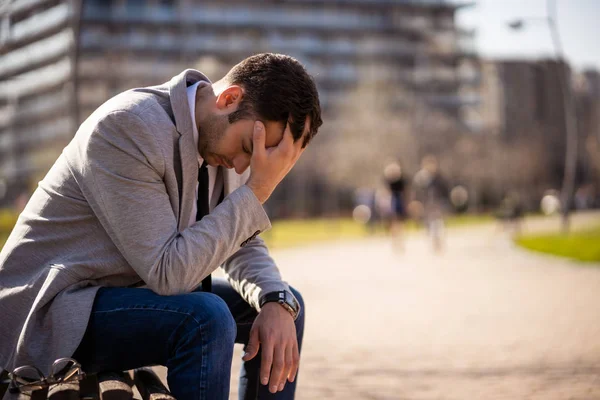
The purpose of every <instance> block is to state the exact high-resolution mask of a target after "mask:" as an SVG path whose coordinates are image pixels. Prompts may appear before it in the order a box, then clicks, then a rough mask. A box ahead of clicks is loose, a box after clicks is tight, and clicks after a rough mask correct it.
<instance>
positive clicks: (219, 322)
mask: <svg viewBox="0 0 600 400" xmlns="http://www.w3.org/2000/svg"><path fill="white" fill-rule="evenodd" d="M203 295H204V296H205V297H207V299H205V301H204V302H203V304H202V310H199V312H201V315H202V316H203V317H204V318H203V319H205V320H206V326H207V328H208V330H210V331H214V333H216V334H217V335H219V336H221V337H222V340H223V341H225V342H227V343H232V344H233V343H235V337H236V335H237V325H236V323H235V320H234V319H233V315H231V311H229V307H228V306H227V303H225V301H224V300H223V299H222V298H220V297H219V296H217V295H214V294H210V293H203Z"/></svg>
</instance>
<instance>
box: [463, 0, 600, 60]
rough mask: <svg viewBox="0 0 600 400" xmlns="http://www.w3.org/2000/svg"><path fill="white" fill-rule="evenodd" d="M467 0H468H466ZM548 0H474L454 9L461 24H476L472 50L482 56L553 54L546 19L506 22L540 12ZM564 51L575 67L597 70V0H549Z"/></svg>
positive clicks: (537, 15) (599, 39) (599, 2)
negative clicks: (513, 25) (518, 25)
mask: <svg viewBox="0 0 600 400" xmlns="http://www.w3.org/2000/svg"><path fill="white" fill-rule="evenodd" d="M465 1H468V0H465ZM546 1H547V0H475V6H473V7H469V8H465V9H462V10H460V11H458V13H457V23H458V25H459V26H460V27H464V28H475V30H476V38H475V45H476V50H477V52H478V53H479V54H480V55H481V56H482V57H485V58H511V59H514V58H519V59H520V58H526V59H535V58H540V57H545V58H548V57H554V56H555V53H554V50H553V46H552V39H551V36H550V31H549V28H548V24H547V23H545V22H544V21H530V23H529V24H527V25H526V26H525V27H524V29H521V30H519V31H513V30H511V29H509V28H508V26H507V22H508V21H511V20H515V19H518V18H540V17H542V18H543V17H545V16H546V15H547V14H546ZM554 1H556V3H557V10H558V29H559V33H560V36H561V39H562V44H563V48H564V53H565V54H566V58H567V60H568V61H569V63H570V64H571V65H572V66H573V67H575V69H577V70H580V71H581V70H583V69H589V68H595V69H598V70H600V0H554Z"/></svg>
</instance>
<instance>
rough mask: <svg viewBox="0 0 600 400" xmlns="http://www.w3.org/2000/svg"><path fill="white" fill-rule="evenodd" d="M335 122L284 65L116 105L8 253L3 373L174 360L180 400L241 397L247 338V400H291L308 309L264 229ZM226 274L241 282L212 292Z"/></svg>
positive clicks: (1, 269) (28, 214) (0, 265)
mask: <svg viewBox="0 0 600 400" xmlns="http://www.w3.org/2000/svg"><path fill="white" fill-rule="evenodd" d="M321 124H322V120H321V112H320V106H319V98H318V93H317V90H316V87H315V84H314V81H313V79H312V78H311V77H310V76H309V75H308V73H307V72H306V70H305V69H304V67H303V66H302V65H301V64H300V63H299V62H298V61H297V60H295V59H293V58H291V57H288V56H284V55H277V54H259V55H256V56H252V57H249V58H247V59H245V60H243V61H242V62H240V63H239V64H238V65H236V66H234V67H233V68H232V69H231V70H230V71H229V72H228V73H227V75H226V76H225V77H224V78H223V79H221V80H219V81H217V82H214V83H211V82H210V81H209V79H208V78H207V77H206V76H205V75H203V74H202V73H200V72H199V71H195V70H185V71H183V72H182V73H181V74H179V75H177V76H175V77H173V78H172V79H171V80H170V81H169V82H166V83H164V84H162V85H159V86H153V87H146V88H138V89H132V90H128V91H126V92H124V93H121V94H119V95H117V96H115V97H114V98H112V99H110V100H108V101H107V102H106V103H105V104H103V105H102V106H101V107H99V108H98V109H97V110H96V111H95V112H94V113H93V114H92V115H91V116H90V117H89V118H88V119H87V120H86V121H85V122H84V123H83V124H82V125H81V126H80V128H79V130H78V131H77V133H76V135H75V137H74V138H73V140H72V141H71V142H70V143H69V145H68V146H67V147H66V148H65V149H64V151H63V153H62V154H61V155H60V157H59V158H58V160H57V161H56V162H55V164H54V166H53V167H52V168H51V170H50V171H49V172H48V174H47V175H46V177H45V178H44V179H43V180H42V181H41V182H40V184H39V186H38V188H37V190H36V191H35V193H34V194H33V196H32V197H31V199H30V201H29V202H28V204H27V206H26V207H25V210H24V211H23V213H22V214H21V216H20V218H19V220H18V222H17V224H16V226H15V227H14V230H13V231H12V233H11V235H10V237H9V238H8V241H7V242H6V245H5V246H4V248H3V249H2V251H1V252H0V282H2V285H1V286H0V315H2V324H0V366H2V367H3V368H5V369H7V370H12V369H13V368H15V367H18V366H20V365H24V364H33V365H36V366H38V367H39V368H40V369H41V370H42V372H43V373H45V374H47V373H48V372H49V371H48V368H49V367H50V365H51V363H52V360H54V359H56V358H59V357H71V356H72V357H74V358H75V359H76V360H77V361H79V362H80V363H81V364H82V367H83V369H84V371H86V372H88V373H89V372H92V373H93V372H101V371H111V370H117V371H119V370H129V369H134V368H138V367H144V366H148V365H164V366H166V367H167V368H168V377H167V379H168V383H169V387H170V389H171V391H172V393H173V395H174V396H175V397H176V398H177V399H178V400H185V399H227V398H229V385H230V372H231V361H232V355H233V347H234V343H236V342H237V343H243V344H245V354H244V357H243V360H244V363H243V365H242V373H241V377H240V398H242V399H256V398H258V399H268V398H273V399H275V398H277V399H292V398H293V397H294V392H295V382H296V381H295V378H296V373H297V371H298V366H299V352H300V348H301V345H302V335H303V329H304V312H303V303H302V298H301V296H300V294H299V293H298V292H297V291H296V290H295V289H293V288H291V287H290V286H289V285H288V284H287V283H286V282H284V281H283V280H282V277H281V275H280V273H279V270H278V268H277V266H276V265H275V262H274V261H273V259H272V258H271V257H270V256H269V253H268V250H267V248H266V246H265V243H264V242H263V241H262V240H261V239H260V238H259V237H258V234H259V233H261V232H263V231H265V230H267V229H269V228H270V227H271V224H270V221H269V219H268V217H267V215H266V213H265V211H264V209H263V204H264V203H265V201H266V200H267V199H268V198H269V196H270V195H271V193H272V192H273V190H274V189H275V187H276V186H277V185H278V184H279V182H280V181H281V180H282V179H283V178H284V177H285V176H286V174H287V173H288V172H289V171H290V169H291V168H292V167H293V166H294V164H295V163H296V161H297V160H298V158H299V157H300V155H301V154H302V152H303V149H304V148H305V146H306V145H307V144H308V143H309V142H310V140H311V139H312V137H313V136H314V135H316V134H317V130H318V129H319V127H320V125H321ZM249 167H251V168H249ZM219 266H221V267H222V268H223V269H224V271H225V274H226V277H227V280H217V279H215V281H214V282H213V281H212V280H211V278H210V274H211V273H212V272H213V271H214V270H215V269H216V268H218V267H219ZM261 384H262V385H261Z"/></svg>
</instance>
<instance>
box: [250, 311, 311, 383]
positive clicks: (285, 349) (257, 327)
mask: <svg viewBox="0 0 600 400" xmlns="http://www.w3.org/2000/svg"><path fill="white" fill-rule="evenodd" d="M261 346H262V355H261V364H260V382H261V383H262V384H263V385H266V384H269V391H270V392H271V393H276V392H278V391H282V390H283V388H284V386H285V381H286V379H287V380H288V381H290V382H293V381H294V379H296V373H297V372H298V366H299V364H300V352H299V350H298V339H297V338H296V325H294V319H293V318H292V315H291V314H290V313H289V312H288V311H287V310H286V309H285V308H283V307H282V306H281V305H280V304H278V303H266V304H265V305H264V306H263V307H262V309H261V311H260V313H259V314H258V317H256V320H255V321H254V324H253V325H252V329H251V330H250V340H249V341H248V344H247V345H246V348H245V353H244V356H243V357H242V360H244V361H248V360H251V359H253V358H254V357H256V354H258V350H259V348H260V347H261Z"/></svg>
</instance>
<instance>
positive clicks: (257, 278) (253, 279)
mask: <svg viewBox="0 0 600 400" xmlns="http://www.w3.org/2000/svg"><path fill="white" fill-rule="evenodd" d="M223 270H224V271H225V276H226V278H227V280H228V281H229V283H230V284H231V286H232V287H233V288H234V289H235V290H236V291H237V292H238V293H239V294H240V295H241V296H242V297H243V298H244V300H246V301H247V302H248V304H250V305H251V306H252V307H254V308H255V309H256V310H257V311H260V305H259V304H260V299H261V298H262V296H263V295H265V294H267V293H269V292H276V291H280V290H286V291H288V292H289V293H290V294H291V295H292V296H293V293H292V292H291V291H290V288H289V286H288V284H287V283H286V282H284V281H283V280H282V279H281V274H280V273H279V269H278V268H277V265H276V264H275V261H274V260H273V258H271V256H270V255H269V251H268V250H267V246H266V245H265V242H264V241H263V240H262V239H261V238H260V237H255V238H254V239H252V240H251V241H249V242H248V244H247V245H246V246H245V247H243V248H241V249H240V250H238V251H237V253H235V254H234V255H233V256H231V257H230V258H229V259H228V260H227V261H226V262H225V263H224V264H223Z"/></svg>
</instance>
